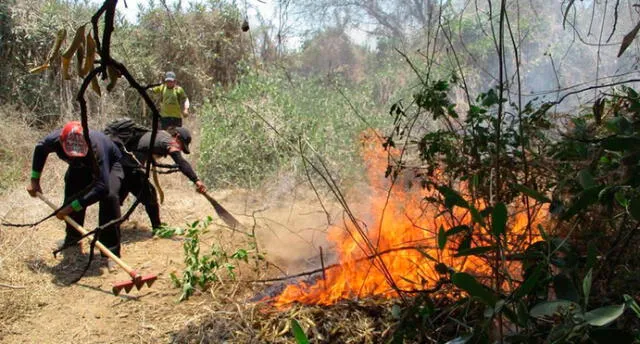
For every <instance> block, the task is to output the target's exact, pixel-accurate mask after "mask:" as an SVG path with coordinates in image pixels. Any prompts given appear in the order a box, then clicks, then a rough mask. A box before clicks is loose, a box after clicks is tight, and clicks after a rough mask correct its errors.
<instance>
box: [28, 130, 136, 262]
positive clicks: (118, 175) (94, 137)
mask: <svg viewBox="0 0 640 344" xmlns="http://www.w3.org/2000/svg"><path fill="white" fill-rule="evenodd" d="M89 138H90V140H91V144H92V151H93V153H94V156H95V164H94V160H93V158H92V157H91V156H90V155H89V154H88V153H89V146H88V144H87V142H86V141H85V137H84V135H83V128H82V125H81V124H80V122H78V121H72V122H68V123H67V124H65V125H64V127H63V128H61V129H56V130H54V131H52V132H51V133H49V134H48V135H47V136H46V137H45V138H44V139H42V140H41V141H40V142H38V143H37V144H36V146H35V149H34V152H33V164H32V171H31V183H30V184H29V186H27V192H29V195H31V197H36V196H37V194H38V193H41V192H42V188H41V187H40V176H41V174H42V171H43V169H44V165H45V162H46V159H47V157H48V155H49V154H50V153H54V152H55V153H56V154H57V155H58V157H59V158H60V159H61V160H64V161H65V162H67V163H68V164H69V167H68V169H67V172H66V174H65V179H64V180H65V187H64V206H63V207H62V209H60V210H58V212H57V213H56V217H57V218H58V219H64V217H65V216H69V217H70V218H72V219H73V220H74V221H76V222H77V223H79V224H81V225H82V224H83V223H84V217H85V211H86V208H87V207H88V206H90V205H92V204H94V203H96V202H99V204H100V210H99V224H100V225H104V224H106V223H108V222H110V221H112V220H115V219H118V218H120V216H121V214H120V204H119V202H118V190H119V188H120V182H121V179H122V178H123V171H122V166H121V165H120V162H119V161H120V158H121V157H122V155H121V153H120V150H118V148H117V147H116V146H115V145H114V144H113V142H112V141H111V140H110V139H109V138H108V137H107V136H105V135H104V134H103V133H101V132H98V131H94V130H89ZM97 235H98V240H99V241H100V242H102V244H104V245H105V246H106V247H107V248H108V249H109V250H110V251H111V252H113V253H114V254H115V255H116V256H118V257H119V256H120V226H119V224H114V225H111V226H109V227H106V228H104V229H103V230H101V231H100V232H99V233H98V234H97ZM80 237H81V234H80V233H78V232H77V231H76V230H74V228H73V227H72V226H71V225H69V224H68V223H67V227H66V236H65V239H64V242H63V243H62V245H61V246H62V247H68V246H74V245H78V240H79V239H80ZM107 266H108V267H109V269H110V270H111V269H112V267H114V266H112V262H111V261H108V262H107Z"/></svg>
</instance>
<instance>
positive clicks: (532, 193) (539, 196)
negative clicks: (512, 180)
mask: <svg viewBox="0 0 640 344" xmlns="http://www.w3.org/2000/svg"><path fill="white" fill-rule="evenodd" d="M513 188H514V189H516V190H518V191H520V192H522V193H523V194H525V195H527V196H529V197H531V198H533V199H535V200H536V201H538V202H540V203H551V200H550V199H549V198H548V197H547V196H545V195H544V194H542V193H540V192H539V191H536V190H533V189H530V188H528V187H526V186H524V185H520V184H513Z"/></svg>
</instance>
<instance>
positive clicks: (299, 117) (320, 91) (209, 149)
mask: <svg viewBox="0 0 640 344" xmlns="http://www.w3.org/2000/svg"><path fill="white" fill-rule="evenodd" d="M288 77H289V78H287V76H286V75H284V73H280V72H263V73H250V74H248V75H246V76H245V77H243V78H242V79H241V80H240V81H239V83H238V85H237V86H236V87H235V88H233V89H231V90H230V91H228V92H226V93H224V94H223V93H220V94H218V95H217V98H216V100H215V101H213V102H209V103H206V104H205V106H204V108H203V111H202V116H203V120H202V123H203V126H202V142H201V148H200V150H201V157H200V165H199V167H200V171H201V173H202V175H203V176H204V178H205V179H206V180H207V182H208V183H210V184H212V185H220V184H232V185H240V186H254V185H256V184H257V183H260V182H261V181H264V180H269V178H270V177H273V176H274V175H275V174H277V173H281V172H291V171H293V172H292V173H293V174H294V175H296V176H303V175H304V169H303V167H302V164H301V162H302V160H301V158H300V147H301V145H302V146H303V147H307V148H304V149H303V150H304V152H305V155H306V156H308V157H311V156H313V155H314V153H313V152H312V151H311V149H310V147H312V148H313V150H314V151H316V152H317V153H318V154H319V156H321V157H322V158H323V159H325V161H326V162H328V163H329V165H330V166H331V167H332V168H333V169H334V172H336V171H338V170H342V168H343V167H347V168H348V169H347V170H346V175H348V174H349V173H352V172H354V171H356V170H357V166H359V165H360V158H359V157H358V156H357V154H358V153H357V152H358V150H357V146H356V142H357V139H358V136H359V135H360V134H361V133H362V132H363V131H364V130H366V129H367V127H368V126H369V125H370V126H372V127H374V128H378V127H381V126H384V125H385V121H387V120H388V118H387V117H389V116H386V114H385V113H384V111H382V110H380V109H378V108H376V106H375V104H374V103H373V102H372V101H371V100H370V99H368V98H369V95H370V94H371V90H370V87H368V86H358V87H352V88H351V89H349V90H347V89H346V88H343V87H342V86H341V85H340V81H331V80H329V81H327V80H326V79H297V78H295V77H292V76H291V75H289V76H288ZM352 106H353V108H352ZM353 109H359V110H358V112H354V110H353ZM365 122H366V123H365ZM307 144H308V146H307ZM309 146H310V147H309ZM346 175H345V176H346ZM345 176H341V177H345Z"/></svg>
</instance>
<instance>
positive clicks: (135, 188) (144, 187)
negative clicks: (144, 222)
mask: <svg viewBox="0 0 640 344" xmlns="http://www.w3.org/2000/svg"><path fill="white" fill-rule="evenodd" d="M129 193H131V194H132V195H133V196H134V197H135V198H136V199H138V200H140V203H142V205H144V209H145V210H146V212H147V216H149V220H151V227H152V228H158V227H160V226H161V224H162V223H161V222H160V205H159V204H158V196H157V195H156V188H155V187H153V185H152V184H151V183H150V182H149V179H148V178H147V177H146V176H145V174H144V171H142V170H141V169H140V168H133V167H124V180H123V181H122V186H121V188H120V204H122V203H124V200H125V199H127V196H128V195H129Z"/></svg>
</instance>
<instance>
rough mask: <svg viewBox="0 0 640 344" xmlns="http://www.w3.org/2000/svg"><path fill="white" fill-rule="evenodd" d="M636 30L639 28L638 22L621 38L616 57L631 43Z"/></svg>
mask: <svg viewBox="0 0 640 344" xmlns="http://www.w3.org/2000/svg"><path fill="white" fill-rule="evenodd" d="M638 30H640V22H638V24H636V27H634V28H633V30H631V31H629V33H628V34H626V35H625V36H624V38H623V39H622V44H620V50H619V51H618V57H620V56H622V54H623V53H624V52H625V50H627V48H628V47H629V46H630V45H631V42H633V40H634V39H635V38H636V35H637V34H638Z"/></svg>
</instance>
